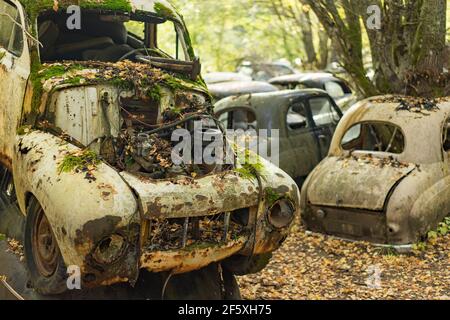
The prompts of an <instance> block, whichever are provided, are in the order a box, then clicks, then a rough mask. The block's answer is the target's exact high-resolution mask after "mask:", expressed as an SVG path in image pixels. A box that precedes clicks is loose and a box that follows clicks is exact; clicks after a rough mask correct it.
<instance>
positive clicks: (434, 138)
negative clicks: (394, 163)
mask: <svg viewBox="0 0 450 320" xmlns="http://www.w3.org/2000/svg"><path fill="white" fill-rule="evenodd" d="M419 99H421V98H411V97H402V96H379V97H373V98H369V99H366V100H363V101H360V102H358V103H356V104H355V105H354V106H352V107H351V108H350V109H349V110H348V111H347V112H346V113H345V115H344V117H343V118H342V120H341V122H340V123H339V125H338V127H337V128H336V132H335V135H334V137H333V142H332V144H331V148H330V155H336V156H338V155H342V149H341V145H340V143H341V141H342V138H343V137H344V135H345V133H346V132H347V131H348V130H349V129H350V128H351V127H352V126H354V125H356V124H358V123H362V122H386V123H391V124H394V125H396V126H398V127H399V128H400V129H401V130H402V132H403V134H404V136H405V141H406V146H405V151H404V153H403V154H402V155H398V156H397V157H398V160H399V161H405V162H414V163H423V164H425V163H433V162H436V161H442V128H443V122H444V121H445V119H446V118H447V117H448V116H449V115H450V98H441V99H437V101H436V102H437V103H436V107H435V108H432V109H430V110H427V109H425V108H423V109H419V108H414V106H415V104H416V102H417V101H420V100H419ZM422 100H423V99H422ZM402 101H404V103H402ZM405 105H406V106H412V108H406V107H404V106H405Z"/></svg>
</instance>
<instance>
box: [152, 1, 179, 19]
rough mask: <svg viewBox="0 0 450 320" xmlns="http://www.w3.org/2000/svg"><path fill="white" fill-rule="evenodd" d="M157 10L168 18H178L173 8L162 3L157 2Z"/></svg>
mask: <svg viewBox="0 0 450 320" xmlns="http://www.w3.org/2000/svg"><path fill="white" fill-rule="evenodd" d="M155 12H156V13H157V14H160V15H162V16H164V17H167V18H172V19H176V14H175V13H174V12H173V11H172V9H171V8H168V7H166V6H165V5H163V4H162V3H155Z"/></svg>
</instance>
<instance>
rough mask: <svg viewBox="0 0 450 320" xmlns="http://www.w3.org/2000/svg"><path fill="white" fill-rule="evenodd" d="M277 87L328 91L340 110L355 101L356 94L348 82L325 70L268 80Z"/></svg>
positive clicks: (345, 108)
mask: <svg viewBox="0 0 450 320" xmlns="http://www.w3.org/2000/svg"><path fill="white" fill-rule="evenodd" d="M269 83H270V84H273V85H274V86H276V87H278V88H279V89H281V90H282V89H306V88H317V89H322V90H325V91H326V92H328V94H329V95H330V96H331V97H332V98H333V99H334V100H335V101H336V104H337V105H338V106H339V108H341V110H343V111H345V110H347V109H348V108H349V107H350V106H351V105H352V104H354V103H355V102H356V96H355V95H354V94H353V92H352V89H351V88H350V86H349V85H348V83H347V82H346V81H345V80H344V79H341V78H338V77H335V76H334V75H333V74H331V73H326V72H309V73H297V74H292V75H285V76H280V77H276V78H272V79H270V80H269Z"/></svg>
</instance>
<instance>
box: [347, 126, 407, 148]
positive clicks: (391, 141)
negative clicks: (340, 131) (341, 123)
mask: <svg viewBox="0 0 450 320" xmlns="http://www.w3.org/2000/svg"><path fill="white" fill-rule="evenodd" d="M341 146H342V148H343V149H344V150H346V151H372V152H386V153H394V154H401V153H403V151H404V149H405V136H404V135H403V132H402V130H401V129H400V128H399V127H398V126H396V125H393V124H389V123H382V122H364V123H359V124H356V125H354V126H353V127H351V128H350V129H349V130H348V131H347V133H346V134H345V135H344V137H343V139H342V141H341Z"/></svg>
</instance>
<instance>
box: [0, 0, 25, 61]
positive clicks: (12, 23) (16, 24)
mask: <svg viewBox="0 0 450 320" xmlns="http://www.w3.org/2000/svg"><path fill="white" fill-rule="evenodd" d="M20 25H21V21H20V14H19V10H18V9H17V7H15V6H14V5H13V4H11V3H9V2H6V1H0V46H1V47H3V48H5V49H6V50H8V51H9V52H11V53H12V54H14V55H16V56H20V55H21V53H22V50H23V31H22V29H21V27H20Z"/></svg>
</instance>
